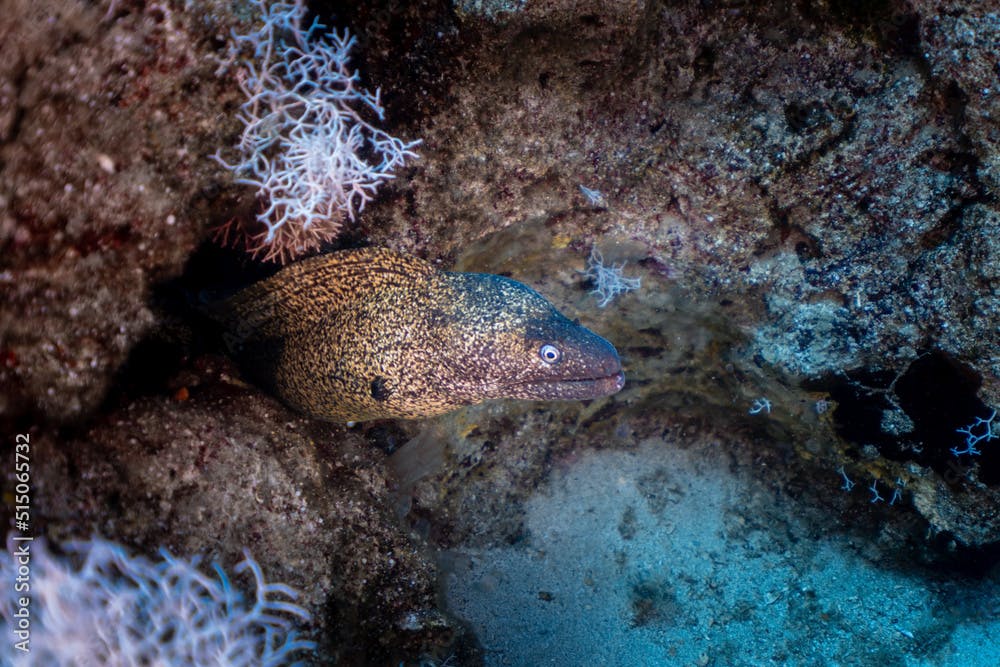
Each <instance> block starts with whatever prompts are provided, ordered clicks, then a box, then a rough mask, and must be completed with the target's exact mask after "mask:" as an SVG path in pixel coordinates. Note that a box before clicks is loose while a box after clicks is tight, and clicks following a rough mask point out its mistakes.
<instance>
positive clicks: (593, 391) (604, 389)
mask: <svg viewBox="0 0 1000 667" xmlns="http://www.w3.org/2000/svg"><path fill="white" fill-rule="evenodd" d="M624 386H625V373H623V372H622V371H621V370H618V371H617V372H616V373H614V374H612V375H606V376H601V377H587V378H562V379H552V380H536V381H533V382H520V383H518V384H515V385H511V386H510V387H508V392H507V396H508V397H509V398H521V399H533V400H541V401H555V400H568V401H582V400H587V399H591V398H600V397H602V396H610V395H611V394H615V393H617V392H619V391H620V390H621V388H622V387H624Z"/></svg>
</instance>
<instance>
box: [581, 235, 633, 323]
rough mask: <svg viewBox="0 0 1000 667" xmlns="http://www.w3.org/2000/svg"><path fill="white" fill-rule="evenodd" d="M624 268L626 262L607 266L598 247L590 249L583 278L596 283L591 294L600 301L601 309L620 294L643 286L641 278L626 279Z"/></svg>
mask: <svg viewBox="0 0 1000 667" xmlns="http://www.w3.org/2000/svg"><path fill="white" fill-rule="evenodd" d="M624 268H625V262H622V263H621V264H605V263H604V256H603V255H602V254H601V251H600V250H598V249H597V246H594V247H593V248H591V249H590V257H588V258H587V270H586V271H584V272H583V276H584V277H585V278H589V279H591V280H592V281H594V289H592V290H590V293H591V294H594V295H596V296H597V298H598V299H600V301H599V302H598V303H597V305H598V306H599V307H601V308H604V307H605V306H607V305H608V304H609V303H611V302H612V300H614V298H615V297H616V296H618V295H619V294H624V293H626V292H631V291H633V290H637V289H639V288H640V287H641V286H642V279H641V278H626V277H625V276H624V275H623V274H622V270H623V269H624Z"/></svg>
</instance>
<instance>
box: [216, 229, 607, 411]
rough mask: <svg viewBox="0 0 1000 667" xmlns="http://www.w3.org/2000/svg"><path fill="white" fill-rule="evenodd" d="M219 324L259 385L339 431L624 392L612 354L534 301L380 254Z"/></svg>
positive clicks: (296, 281) (263, 295)
mask: <svg viewBox="0 0 1000 667" xmlns="http://www.w3.org/2000/svg"><path fill="white" fill-rule="evenodd" d="M210 314H211V315H212V316H213V317H214V318H215V319H217V320H219V321H220V322H221V323H222V324H223V325H224V326H225V327H226V328H227V333H226V335H225V340H226V344H227V346H228V347H229V350H230V353H231V354H232V355H233V356H234V357H235V358H236V360H237V361H238V362H239V363H240V365H241V366H242V368H243V369H244V372H245V373H246V374H247V375H248V376H249V377H250V379H251V380H253V381H255V382H257V383H258V384H260V385H262V386H264V388H266V389H269V390H270V391H272V392H273V393H274V394H276V395H277V396H278V397H279V398H280V399H282V400H283V401H284V402H285V403H287V404H288V405H290V406H291V407H292V408H294V409H296V410H298V411H299V412H302V413H304V414H306V415H309V416H312V417H317V418H320V419H326V420H330V421H363V420H368V419H384V418H418V417H429V416H432V415H437V414H441V413H444V412H448V411H450V410H453V409H455V408H458V407H461V406H463V405H470V404H473V403H478V402H480V401H483V400H487V399H495V398H519V399H539V400H552V399H589V398H597V397H599V396H606V395H608V394H613V393H615V392H617V391H618V390H619V389H621V388H622V386H623V384H624V382H625V376H624V374H623V373H622V368H621V362H620V360H619V358H618V353H617V352H616V351H615V348H614V347H612V345H611V344H610V343H609V342H608V341H606V340H604V339H603V338H601V337H600V336H597V335H596V334H594V333H592V332H591V331H589V330H587V329H585V328H584V327H582V326H580V325H579V324H576V323H574V322H571V321H570V320H569V319H567V318H566V317H564V316H563V315H562V314H561V313H559V311H557V310H556V309H555V308H554V307H553V306H552V305H551V304H550V303H549V302H548V301H546V300H545V298H544V297H542V296H541V295H540V294H538V293H537V292H535V291H534V290H533V289H531V288H530V287H528V286H526V285H524V284H522V283H519V282H517V281H515V280H511V279H509V278H504V277H502V276H497V275H490V274H483V273H455V272H446V271H440V270H438V269H437V268H435V267H434V266H433V265H431V264H429V263H428V262H425V261H424V260H421V259H418V258H416V257H411V256H408V255H403V254H400V253H397V252H394V251H391V250H387V249H384V248H366V249H362V250H346V251H339V252H334V253H330V254H326V255H321V256H318V257H313V258H311V259H307V260H305V261H302V262H297V263H295V264H292V265H290V266H288V267H285V268H284V269H282V270H281V271H279V272H278V273H277V274H275V275H274V276H272V277H270V278H267V279H265V280H262V281H261V282H259V283H256V284H254V285H251V286H250V287H248V288H246V289H244V290H243V291H241V292H238V293H237V294H236V295H235V296H233V297H231V298H229V299H227V300H224V301H222V302H220V303H217V304H216V305H215V306H214V307H212V308H211V312H210Z"/></svg>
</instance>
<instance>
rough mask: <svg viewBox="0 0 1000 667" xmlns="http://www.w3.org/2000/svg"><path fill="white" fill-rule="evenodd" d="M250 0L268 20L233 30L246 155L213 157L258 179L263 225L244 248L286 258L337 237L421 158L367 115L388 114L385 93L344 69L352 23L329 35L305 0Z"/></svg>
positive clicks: (247, 180)
mask: <svg viewBox="0 0 1000 667" xmlns="http://www.w3.org/2000/svg"><path fill="white" fill-rule="evenodd" d="M253 4H254V5H256V6H257V7H258V8H259V9H260V11H261V12H262V14H263V25H262V26H261V27H260V29H258V30H257V31H255V32H251V33H250V34H247V35H236V34H234V35H233V40H234V41H233V45H232V49H233V52H234V56H239V55H240V54H243V55H244V58H245V59H244V60H243V69H242V70H241V71H240V74H239V81H240V87H241V89H242V90H243V92H244V93H245V94H246V96H247V101H246V102H244V103H243V105H242V107H241V113H240V116H239V118H240V121H242V123H243V126H244V129H243V135H242V137H241V139H240V143H239V152H240V155H241V160H240V161H237V162H235V163H229V162H226V161H225V160H223V159H222V158H221V157H220V156H219V155H218V154H216V156H215V158H216V159H217V160H218V161H219V162H220V163H222V164H223V165H224V166H225V167H227V168H228V169H231V170H232V171H234V172H236V173H237V174H238V175H239V178H238V179H237V182H238V183H243V184H247V185H253V186H255V187H256V188H257V191H258V196H259V197H260V199H261V201H262V202H263V209H262V210H261V211H260V213H259V214H258V215H257V220H258V221H260V223H262V224H263V228H262V231H260V232H259V233H257V234H253V235H252V238H251V239H250V241H249V242H248V243H247V247H248V249H249V250H250V251H251V252H253V253H254V254H255V255H262V256H263V257H264V258H265V259H267V260H277V261H280V262H282V263H284V262H286V261H288V260H290V259H293V258H294V257H297V256H300V255H302V254H305V253H307V252H309V251H311V250H314V249H316V248H317V247H319V245H320V244H321V243H323V242H325V241H329V240H331V239H333V238H334V237H336V236H337V234H339V232H340V230H341V227H342V225H343V222H344V219H345V218H347V219H349V220H351V221H353V220H354V218H355V216H356V215H357V214H358V213H359V212H360V211H361V210H362V209H363V208H364V207H365V204H366V203H368V202H369V201H371V200H372V198H373V196H374V195H375V192H376V190H377V189H378V188H379V186H380V185H381V184H382V183H384V182H385V181H387V180H389V179H391V178H393V174H392V172H393V170H394V169H396V168H397V167H400V166H401V165H403V164H404V162H405V161H406V159H407V158H413V157H416V153H414V152H413V150H412V149H413V148H414V147H415V146H416V145H417V144H419V143H420V142H419V141H411V142H404V141H402V140H401V139H397V138H395V137H393V136H391V135H389V134H388V133H387V132H385V131H384V130H381V129H379V128H377V127H375V126H374V125H372V124H371V123H370V122H369V121H368V120H366V119H365V116H366V115H367V116H374V117H377V118H378V120H380V121H381V120H384V110H383V108H382V105H381V102H380V91H379V90H378V89H376V90H375V93H374V94H372V93H370V92H368V91H366V90H363V89H361V88H359V87H358V81H359V77H358V73H357V71H354V72H352V71H351V70H350V69H349V67H348V65H349V62H350V59H349V54H350V51H351V48H352V47H353V46H354V42H355V40H354V37H351V36H350V35H349V34H348V33H347V31H346V30H345V31H344V34H343V35H340V34H338V33H337V31H336V30H331V31H330V32H326V33H324V31H325V29H326V27H325V26H324V25H323V24H321V23H319V22H318V20H317V21H314V22H313V23H312V25H311V26H310V27H309V28H307V29H304V28H303V27H302V22H303V20H304V18H305V14H306V8H305V6H304V4H303V3H302V0H296V2H294V3H283V2H276V3H273V4H271V5H267V3H266V2H265V0H253ZM248 52H249V53H250V54H251V55H249V56H247V55H246V54H247V53H248Z"/></svg>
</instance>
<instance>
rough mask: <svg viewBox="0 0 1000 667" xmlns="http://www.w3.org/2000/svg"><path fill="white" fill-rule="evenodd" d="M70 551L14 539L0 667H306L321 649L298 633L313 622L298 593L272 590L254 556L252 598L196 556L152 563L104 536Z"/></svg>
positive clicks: (1, 607) (1, 560)
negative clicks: (59, 552)
mask: <svg viewBox="0 0 1000 667" xmlns="http://www.w3.org/2000/svg"><path fill="white" fill-rule="evenodd" d="M66 550H67V551H68V552H69V555H68V556H67V557H66V558H58V557H56V556H54V555H53V554H51V553H50V552H49V550H48V548H47V547H46V546H45V544H44V543H43V542H42V541H40V540H36V541H34V542H15V541H13V540H11V541H9V542H8V544H7V551H6V552H4V551H0V579H2V580H3V581H4V582H6V584H8V585H5V586H4V587H3V590H2V592H0V618H2V619H3V625H4V627H6V628H7V631H6V632H5V635H6V636H5V638H4V641H3V642H2V643H0V664H3V665H12V666H14V667H17V666H19V665H53V666H55V667H85V666H88V665H214V666H215V667H251V666H254V667H256V666H258V665H266V666H268V667H281V666H284V665H297V664H301V661H302V660H303V659H304V657H305V653H306V652H308V651H311V650H313V649H314V648H315V645H314V644H313V642H311V641H306V640H302V639H299V638H297V637H296V634H295V632H294V631H293V630H291V626H292V620H293V619H294V618H296V617H297V618H298V619H300V620H305V619H308V614H307V613H306V612H305V610H303V609H302V608H301V607H299V606H298V605H296V604H294V603H293V602H291V600H294V599H295V597H296V592H295V591H294V590H293V589H291V588H290V587H288V586H285V585H283V584H268V583H265V581H264V575H263V573H262V572H261V570H260V567H259V566H258V565H257V563H256V562H254V561H253V559H251V558H250V556H249V555H245V559H244V560H243V562H242V563H240V564H239V565H238V566H237V567H236V572H237V574H238V573H240V572H243V571H247V570H248V571H249V572H250V573H252V575H253V580H254V584H255V586H256V595H255V597H254V598H252V599H250V600H246V599H245V598H244V596H243V594H242V593H240V591H239V590H238V589H236V588H234V587H233V586H232V584H231V583H230V581H229V579H228V578H227V577H226V575H225V573H224V572H223V571H222V569H221V568H219V567H218V566H215V574H216V576H215V577H212V576H209V575H207V574H205V573H204V572H202V571H201V569H200V568H199V561H198V559H197V558H195V559H192V560H190V561H188V560H184V559H180V558H175V557H173V556H171V555H170V554H169V553H167V552H166V550H161V552H160V560H157V561H150V560H147V559H146V558H143V557H134V556H130V555H129V554H128V553H127V552H126V551H125V549H124V548H123V547H122V546H121V545H118V544H114V543H113V542H108V541H106V540H101V539H95V540H89V541H85V542H76V543H72V544H69V545H66ZM15 582H21V583H23V584H24V587H22V588H18V589H15V585H14V583H15ZM297 658H298V660H299V661H298V662H297Z"/></svg>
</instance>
